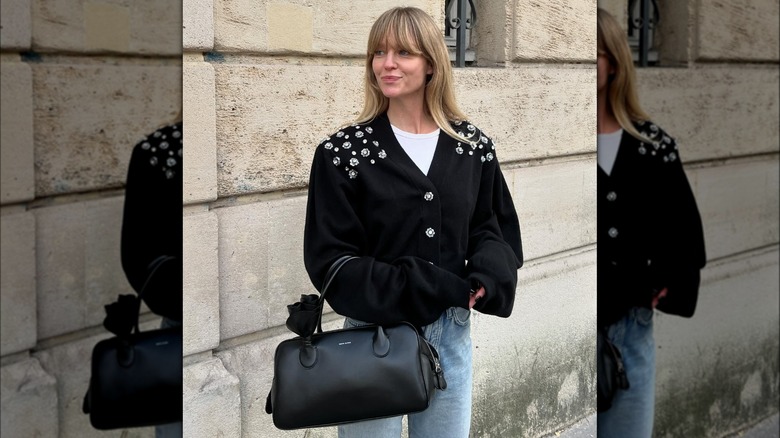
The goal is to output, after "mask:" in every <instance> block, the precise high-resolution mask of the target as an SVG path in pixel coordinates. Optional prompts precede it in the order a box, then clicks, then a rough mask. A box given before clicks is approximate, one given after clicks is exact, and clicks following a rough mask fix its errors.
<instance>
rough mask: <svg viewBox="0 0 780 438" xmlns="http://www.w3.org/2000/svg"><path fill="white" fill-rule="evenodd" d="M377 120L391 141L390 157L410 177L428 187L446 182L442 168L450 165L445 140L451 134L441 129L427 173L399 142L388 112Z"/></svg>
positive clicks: (438, 185)
mask: <svg viewBox="0 0 780 438" xmlns="http://www.w3.org/2000/svg"><path fill="white" fill-rule="evenodd" d="M377 120H378V121H380V126H378V128H380V129H381V130H383V131H384V133H383V134H385V136H386V138H388V139H389V141H390V144H389V146H388V149H390V151H389V152H391V153H388V158H390V159H391V160H392V161H393V162H394V163H395V164H396V165H398V166H399V167H400V168H401V169H403V171H404V172H405V173H406V174H407V176H409V178H410V179H412V180H413V181H416V182H417V183H418V186H421V187H426V188H429V187H430V186H431V185H433V186H434V187H441V185H440V184H442V183H443V182H444V178H443V176H444V175H441V169H446V168H447V166H448V165H449V162H448V161H447V153H446V152H447V151H446V149H447V148H446V144H445V142H447V141H448V140H451V138H450V136H448V135H447V134H446V133H444V132H443V131H441V130H440V131H439V138H438V139H437V140H436V150H435V151H434V153H433V159H432V160H431V166H430V167H429V168H428V174H427V175H426V174H425V173H423V171H422V170H421V169H420V168H419V167H418V166H417V164H416V163H415V162H414V160H412V157H410V156H409V154H407V153H406V151H405V150H404V148H403V147H402V146H401V144H400V143H399V142H398V139H397V138H396V136H395V133H394V132H393V128H392V126H391V125H390V120H389V119H388V117H387V113H385V114H382V115H381V116H379V117H377ZM450 159H451V157H450Z"/></svg>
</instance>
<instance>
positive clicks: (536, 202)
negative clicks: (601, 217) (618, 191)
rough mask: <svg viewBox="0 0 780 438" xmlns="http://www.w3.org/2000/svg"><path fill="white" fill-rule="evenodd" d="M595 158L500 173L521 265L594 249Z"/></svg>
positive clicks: (514, 169) (513, 169)
mask: <svg viewBox="0 0 780 438" xmlns="http://www.w3.org/2000/svg"><path fill="white" fill-rule="evenodd" d="M595 169H596V159H595V156H588V157H583V158H582V159H579V160H574V161H566V162H562V163H555V164H547V165H543V166H533V167H521V168H512V169H509V170H504V176H505V177H506V179H507V184H509V187H510V188H511V190H512V197H513V201H514V203H515V209H516V210H517V215H518V220H519V221H520V232H521V236H522V241H523V253H524V254H523V255H524V256H525V259H526V260H531V259H535V258H539V257H544V256H549V255H552V254H556V253H560V252H565V251H567V250H569V249H572V248H579V247H581V246H585V245H590V244H594V243H596V172H595Z"/></svg>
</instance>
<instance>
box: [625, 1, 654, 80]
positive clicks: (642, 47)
mask: <svg viewBox="0 0 780 438" xmlns="http://www.w3.org/2000/svg"><path fill="white" fill-rule="evenodd" d="M660 20H661V14H660V13H659V12H658V3H657V2H656V0H629V2H628V44H629V46H631V53H632V54H633V56H634V62H635V63H636V65H638V66H640V67H647V66H649V65H656V64H658V50H657V49H656V47H655V45H654V44H655V30H656V28H657V26H658V23H659V21H660Z"/></svg>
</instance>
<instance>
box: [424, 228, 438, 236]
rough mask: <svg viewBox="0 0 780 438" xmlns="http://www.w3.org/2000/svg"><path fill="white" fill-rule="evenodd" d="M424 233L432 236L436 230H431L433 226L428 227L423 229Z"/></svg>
mask: <svg viewBox="0 0 780 438" xmlns="http://www.w3.org/2000/svg"><path fill="white" fill-rule="evenodd" d="M425 235H426V236H428V237H433V236H435V235H436V231H433V228H428V229H427V230H425Z"/></svg>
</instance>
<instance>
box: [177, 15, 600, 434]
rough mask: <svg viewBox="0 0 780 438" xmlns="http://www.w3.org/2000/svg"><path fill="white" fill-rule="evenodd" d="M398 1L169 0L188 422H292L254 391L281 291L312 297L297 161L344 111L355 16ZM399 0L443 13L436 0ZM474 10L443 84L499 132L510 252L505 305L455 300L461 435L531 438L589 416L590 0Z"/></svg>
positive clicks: (191, 425) (353, 71)
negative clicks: (177, 14)
mask: <svg viewBox="0 0 780 438" xmlns="http://www.w3.org/2000/svg"><path fill="white" fill-rule="evenodd" d="M398 4H399V2H395V1H389V0H388V1H353V2H309V1H303V0H287V1H248V0H216V1H213V2H211V1H204V0H200V1H185V14H184V23H185V30H184V52H185V55H184V91H183V98H184V106H185V109H186V111H185V123H186V124H187V125H188V126H189V127H192V128H191V129H192V130H190V128H188V130H189V132H190V133H189V134H188V138H189V139H191V140H188V160H187V162H186V164H185V165H186V166H188V167H187V168H186V169H185V187H186V190H185V216H184V221H185V260H186V264H187V265H186V266H185V276H186V282H185V315H186V318H187V319H185V352H184V353H185V358H184V362H185V395H184V397H185V419H184V430H185V435H186V436H188V437H189V436H193V437H195V436H203V437H206V436H209V437H210V436H215V435H219V434H224V435H225V436H238V435H239V434H240V435H241V436H245V437H249V436H304V432H303V431H295V432H282V431H279V430H278V429H276V428H275V427H274V426H273V423H272V421H271V417H270V416H269V415H267V414H265V412H264V405H265V398H266V395H267V394H268V390H269V389H270V385H271V379H272V377H273V376H272V364H273V352H274V349H275V347H276V345H277V344H278V343H279V342H280V341H281V340H283V339H285V338H289V337H292V336H293V334H292V333H291V332H289V331H288V330H287V329H286V328H285V327H284V321H285V319H286V316H287V315H286V311H285V306H286V305H287V304H289V303H291V302H294V301H295V300H297V298H298V297H299V295H300V294H301V293H311V292H314V287H313V286H312V285H311V283H310V281H309V279H308V276H307V274H306V271H305V270H304V267H303V261H302V242H303V241H302V237H303V227H304V214H305V208H306V185H307V180H308V173H309V166H310V164H311V159H312V156H313V152H314V148H315V146H316V145H317V143H319V140H320V139H321V138H322V137H323V136H325V135H327V134H329V133H331V132H333V131H334V130H335V129H336V128H337V127H338V126H339V125H341V124H343V123H346V122H349V121H350V120H352V119H353V118H354V117H355V116H356V115H357V112H358V111H359V109H360V105H361V104H362V92H363V84H362V75H363V63H364V58H363V57H364V53H365V44H366V40H367V36H368V31H369V29H370V26H371V24H372V23H373V21H374V20H375V19H376V17H378V16H379V14H381V13H382V12H384V11H385V10H387V9H389V8H390V7H392V6H396V5H398ZM403 4H405V5H412V6H418V7H420V8H422V9H424V10H425V11H427V12H428V13H429V14H431V15H432V16H433V17H434V18H435V19H436V21H437V22H442V23H443V8H444V2H443V1H440V0H412V1H407V2H403ZM477 8H478V15H479V18H478V20H479V24H478V26H477V27H476V28H475V29H474V30H473V39H472V43H473V47H474V49H475V52H476V57H477V63H476V65H475V66H471V67H467V68H463V69H457V70H456V71H455V83H456V93H457V97H458V101H459V103H460V106H461V107H462V109H463V110H464V111H465V112H466V113H467V114H468V115H469V116H470V118H471V119H472V120H473V121H474V123H475V124H477V125H478V126H480V127H481V128H482V129H484V130H485V131H486V132H487V133H488V134H489V135H490V136H491V137H492V138H493V139H494V140H495V142H496V144H497V150H498V153H499V157H500V159H501V165H502V169H503V170H504V173H505V176H506V178H507V181H508V184H509V186H510V188H511V190H512V193H513V197H514V200H515V204H516V205H517V209H518V214H519V218H520V225H521V228H522V232H523V244H524V249H525V252H526V259H527V260H526V265H525V266H524V267H523V268H522V269H521V270H520V271H519V275H520V278H519V284H518V291H517V294H518V295H517V301H516V303H515V309H514V313H513V315H512V317H510V318H508V319H499V318H496V317H491V316H486V315H482V314H478V313H473V314H472V320H471V321H472V330H473V331H472V334H473V340H474V346H475V347H474V361H475V367H474V369H475V376H474V382H475V383H474V391H475V392H474V399H475V403H474V413H473V418H472V424H473V428H472V434H473V435H474V436H480V437H490V436H495V437H498V436H516V437H521V436H539V435H541V434H544V433H551V432H554V431H556V430H560V429H562V428H564V427H566V426H567V425H569V424H571V423H573V422H575V421H577V420H579V419H580V418H582V417H585V416H587V415H588V414H590V413H592V412H594V411H595V398H594V397H595V395H594V394H595V392H594V388H595V386H594V385H595V382H594V377H595V362H594V361H593V360H592V358H593V357H594V354H595V308H596V306H595V304H596V303H595V219H596V218H595V204H594V203H593V199H594V197H595V172H594V166H595V96H596V93H595V79H596V78H595V70H594V68H595V26H594V25H593V23H594V22H595V2H592V1H577V2H560V1H556V2H547V3H545V4H533V5H532V4H530V3H527V2H515V1H508V0H506V1H505V0H502V1H491V2H482V1H480V2H477ZM563 22H565V23H566V25H565V26H564V25H563ZM194 130H198V132H197V133H195V132H194ZM204 304H205V305H204ZM326 319H327V320H328V325H329V326H330V327H337V326H339V325H340V324H341V321H342V318H341V317H339V316H338V315H335V314H333V313H332V312H331V313H329V314H328V315H327V318H326ZM191 322H194V323H191ZM204 412H211V413H212V414H211V415H212V418H220V421H219V422H218V423H215V422H210V421H209V420H208V418H204V417H203V416H202V413H204ZM306 436H323V437H325V436H335V428H324V429H318V430H313V431H310V432H309V433H308V435H306Z"/></svg>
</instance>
